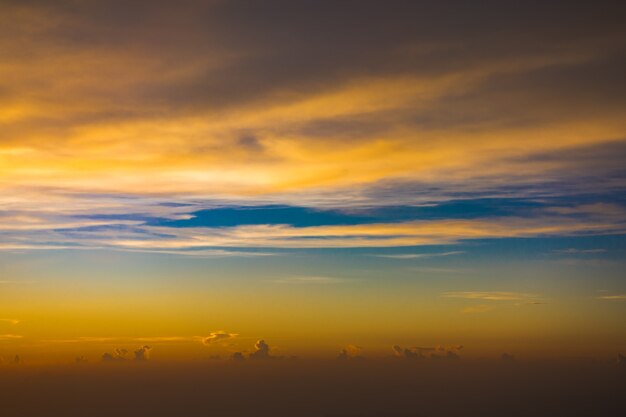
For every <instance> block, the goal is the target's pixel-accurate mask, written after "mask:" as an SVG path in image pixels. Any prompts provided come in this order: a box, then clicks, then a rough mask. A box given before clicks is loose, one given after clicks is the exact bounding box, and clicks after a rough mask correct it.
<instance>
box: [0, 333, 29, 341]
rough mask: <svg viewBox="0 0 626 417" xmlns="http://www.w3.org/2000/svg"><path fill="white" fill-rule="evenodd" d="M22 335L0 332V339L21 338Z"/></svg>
mask: <svg viewBox="0 0 626 417" xmlns="http://www.w3.org/2000/svg"><path fill="white" fill-rule="evenodd" d="M23 337H24V336H22V335H19V334H0V340H16V339H22V338H23Z"/></svg>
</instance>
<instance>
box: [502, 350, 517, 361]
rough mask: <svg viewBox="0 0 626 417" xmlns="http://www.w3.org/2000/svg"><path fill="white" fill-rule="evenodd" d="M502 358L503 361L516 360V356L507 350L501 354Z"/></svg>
mask: <svg viewBox="0 0 626 417" xmlns="http://www.w3.org/2000/svg"><path fill="white" fill-rule="evenodd" d="M500 359H501V360H502V361H503V362H515V356H513V355H511V354H508V353H506V352H504V353H503V354H502V355H501V356H500Z"/></svg>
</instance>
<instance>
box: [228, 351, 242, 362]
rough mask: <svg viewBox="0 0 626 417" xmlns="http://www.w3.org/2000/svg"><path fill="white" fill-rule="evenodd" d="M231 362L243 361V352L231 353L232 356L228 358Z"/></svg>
mask: <svg viewBox="0 0 626 417" xmlns="http://www.w3.org/2000/svg"><path fill="white" fill-rule="evenodd" d="M230 358H231V359H232V360H234V361H245V360H246V357H245V356H243V352H233V354H232V355H231V357H230Z"/></svg>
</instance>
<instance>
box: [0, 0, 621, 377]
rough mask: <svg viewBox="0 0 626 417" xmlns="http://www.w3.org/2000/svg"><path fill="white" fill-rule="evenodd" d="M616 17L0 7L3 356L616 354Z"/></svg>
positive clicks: (203, 4)
mask: <svg viewBox="0 0 626 417" xmlns="http://www.w3.org/2000/svg"><path fill="white" fill-rule="evenodd" d="M625 18H626V16H625V13H624V9H623V8H620V7H619V5H618V4H617V2H602V1H601V2H595V3H594V4H593V5H589V4H585V5H579V4H577V3H575V2H574V3H572V2H566V3H565V2H550V4H546V2H535V1H525V2H512V1H482V2H477V3H470V2H456V1H387V2H379V1H369V0H361V1H325V0H319V1H297V2H295V1H278V0H267V1H262V2H260V1H236V0H216V1H185V0H183V1H178V2H170V1H162V0H152V1H142V0H139V1H132V2H128V1H117V0H113V1H106V2H103V1H92V0H72V1H70V0H68V1H64V0H59V1H54V2H50V1H43V0H42V1H38V0H26V1H17V0H0V357H2V358H3V361H2V362H3V363H4V364H5V365H6V364H8V363H10V362H24V363H25V364H46V363H66V362H68V361H70V362H73V361H74V360H75V359H76V360H77V361H79V362H81V361H83V360H85V361H91V362H100V361H102V360H104V361H107V360H108V361H116V360H122V359H126V360H132V359H138V360H143V359H147V358H148V356H149V357H150V359H151V360H152V361H159V360H160V361H182V362H185V361H199V360H208V359H210V358H218V357H219V358H221V359H226V358H235V359H237V358H241V359H244V360H248V359H254V358H267V357H283V358H290V357H299V358H331V359H334V358H336V357H343V358H350V359H354V358H357V357H367V358H386V357H390V356H398V357H401V358H435V359H436V358H437V357H440V356H441V357H446V358H450V357H452V358H459V357H462V358H468V359H471V358H485V357H487V358H496V359H500V358H501V355H502V354H503V353H506V354H507V355H514V356H515V357H518V358H561V359H563V358H576V357H591V358H614V357H616V355H617V354H618V353H619V352H626V324H625V322H624V320H623V318H624V315H625V313H626V280H625V279H624V269H625V266H626V261H625V259H626V257H625V255H626V237H625V235H624V233H625V232H626V169H625V168H624V160H626V117H625V115H626V83H624V73H626V59H625V57H626V31H625V29H624V23H623V22H624V19H625ZM16 355H17V357H16ZM107 355H108V356H107Z"/></svg>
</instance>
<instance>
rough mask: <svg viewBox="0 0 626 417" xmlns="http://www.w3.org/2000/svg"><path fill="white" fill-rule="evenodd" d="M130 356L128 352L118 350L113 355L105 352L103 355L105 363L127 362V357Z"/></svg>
mask: <svg viewBox="0 0 626 417" xmlns="http://www.w3.org/2000/svg"><path fill="white" fill-rule="evenodd" d="M127 355H128V350H126V349H123V348H121V349H119V348H116V349H115V350H114V351H113V353H109V352H105V353H103V354H102V360H103V361H104V362H111V361H125V360H126V356H127Z"/></svg>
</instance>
